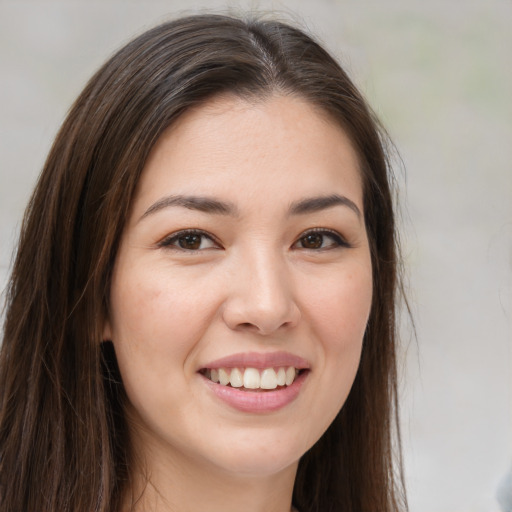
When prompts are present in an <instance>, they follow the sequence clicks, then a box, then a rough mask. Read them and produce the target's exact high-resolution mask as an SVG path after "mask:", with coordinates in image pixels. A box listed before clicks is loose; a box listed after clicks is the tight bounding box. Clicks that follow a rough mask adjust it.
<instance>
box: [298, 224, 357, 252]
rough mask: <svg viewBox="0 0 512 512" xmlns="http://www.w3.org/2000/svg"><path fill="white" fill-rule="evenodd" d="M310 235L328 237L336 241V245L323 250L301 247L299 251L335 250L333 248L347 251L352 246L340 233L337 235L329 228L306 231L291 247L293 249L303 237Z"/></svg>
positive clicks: (320, 249) (336, 232)
mask: <svg viewBox="0 0 512 512" xmlns="http://www.w3.org/2000/svg"><path fill="white" fill-rule="evenodd" d="M311 233H315V234H319V235H326V236H329V237H331V238H333V239H334V240H335V241H336V245H335V246H334V247H323V248H319V249H308V248H305V247H301V248H300V249H303V250H306V251H322V250H329V249H335V248H339V247H342V248H347V249H349V248H351V247H352V245H351V244H350V243H349V242H348V241H347V239H346V238H345V237H344V236H343V235H342V234H341V233H339V232H338V231H335V230H334V229H329V228H311V229H306V230H305V231H303V232H302V233H301V234H300V235H299V236H298V237H297V240H296V241H295V242H294V243H293V245H292V247H295V246H296V245H297V244H298V243H299V242H300V240H301V239H302V238H304V237H305V236H307V235H309V234H311Z"/></svg>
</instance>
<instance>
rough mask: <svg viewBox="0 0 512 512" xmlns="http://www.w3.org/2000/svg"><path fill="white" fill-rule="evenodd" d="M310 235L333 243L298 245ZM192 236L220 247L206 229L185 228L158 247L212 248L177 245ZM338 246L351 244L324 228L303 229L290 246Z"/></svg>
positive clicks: (197, 250) (193, 250)
mask: <svg viewBox="0 0 512 512" xmlns="http://www.w3.org/2000/svg"><path fill="white" fill-rule="evenodd" d="M310 235H319V236H321V237H324V238H325V237H328V238H331V239H332V240H333V241H334V243H333V244H330V245H329V246H327V247H304V246H303V247H298V244H299V243H300V242H301V241H304V239H305V238H306V237H307V236H310ZM193 236H198V237H200V245H201V244H202V242H203V240H204V239H205V238H206V239H208V240H209V241H210V242H211V243H212V244H214V245H216V246H217V248H219V247H220V248H221V247H222V246H221V245H220V243H219V242H217V240H216V239H215V237H214V236H213V235H211V234H210V233H207V232H206V231H202V230H199V229H185V230H182V231H178V232H177V233H173V234H171V235H170V236H168V237H166V238H164V239H163V240H161V241H160V242H159V243H158V247H162V248H166V249H174V250H177V251H182V252H188V253H196V252H199V251H204V250H207V249H211V248H213V247H207V248H203V249H201V248H200V247H198V248H185V247H181V246H179V245H178V243H179V240H180V238H185V237H193ZM321 240H322V244H323V242H324V239H323V238H322V239H321ZM339 247H343V248H350V247H351V245H350V244H349V243H348V242H347V241H346V240H345V239H344V238H343V237H342V236H341V235H340V234H339V233H338V232H336V231H333V230H330V229H325V228H313V229H308V230H307V231H304V232H303V233H301V235H300V236H299V237H298V239H297V240H296V241H295V242H294V243H293V245H292V248H296V249H305V250H310V251H326V250H330V249H336V248H339Z"/></svg>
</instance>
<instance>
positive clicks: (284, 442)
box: [105, 96, 372, 475]
mask: <svg viewBox="0 0 512 512" xmlns="http://www.w3.org/2000/svg"><path fill="white" fill-rule="evenodd" d="M371 299H372V269H371V262H370V252H369V247H368V240H367V235H366V230H365V224H364V212H363V194H362V186H361V179H360V173H359V170H358V162H357V157H356V154H355V152H354V150H353V148H352V145H351V143H350V142H349V139H348V138H347V136H346V135H345V134H344V132H343V131H342V130H341V129H340V128H339V127H338V126H337V125H335V124H333V123H331V122H330V121H329V120H328V119H327V118H326V117H325V116H322V115H321V114H320V113H318V111H315V110H314V108H313V107H311V106H310V104H308V103H307V102H305V101H303V100H301V99H298V98H294V97H289V96H288V97H285V96H274V97H272V98H269V99H266V100H261V101H260V102H252V103H249V102H246V101H244V100H240V99H237V98H233V97H224V98H217V99H215V100H212V101H211V102H210V103H208V104H207V105H206V106H202V107H200V108H197V109H195V110H189V111H188V112H187V113H185V115H183V116H182V117H181V118H180V120H179V121H178V122H177V123H175V124H174V125H173V126H172V127H171V128H169V129H168V130H167V131H166V132H165V133H164V135H163V136H162V137H161V139H160V140H159V141H158V143H157V144H156V146H155V147H154V148H153V150H152V152H151V154H150V158H149V159H148V161H147V164H146V166H145V169H144V171H143V174H142V177H141V181H140V184H139V188H138V191H137V194H136V197H135V199H134V203H133V205H132V210H131V216H130V218H129V221H128V223H127V226H126V228H125V230H124V234H123V237H122V241H121V246H120V249H119V253H118V255H117V260H116V264H115V269H114V274H113V281H112V288H111V310H110V311H111V313H110V319H109V321H108V323H107V325H106V326H105V337H106V338H108V339H111V340H112V341H113V343H114V346H115V351H116V354H117V358H118V362H119V368H120V371H121V375H122V378H123V383H124V386H125V388H126V393H127V396H128V399H129V406H128V407H129V410H128V415H129V417H130V419H131V421H132V430H133V435H134V439H135V442H136V443H137V445H138V447H139V448H142V450H144V453H145V454H146V458H147V462H148V463H149V464H150V465H151V464H156V465H158V464H161V463H164V464H168V463H169V461H174V462H176V461H179V462H180V464H191V465H192V466H194V465H200V466H203V467H209V468H210V469H211V468H217V469H219V470H220V469H221V470H223V471H227V472H228V473H235V472H236V473H237V474H246V475H270V474H276V473H277V472H279V471H281V470H284V469H285V468H291V467H294V464H295V463H296V462H297V460H298V459H299V457H300V456H301V455H302V454H303V453H304V452H305V451H306V450H308V449H309V448H310V447H311V446H312V445H313V444H314V443H315V442H316V441H317V440H318V439H319V437H320V436H321V435H322V434H323V432H324V431H325V430H326V428H327V427H328V426H329V424H330V423H331V422H332V420H333V419H334V417H335V416H336V414H337V413H338V411H339V410H340V408H341V407H342V405H343V403H344V402H345V399H346V398H347V395H348V393H349V390H350V387H351V385H352V382H353V379H354V376H355V374H356V370H357V367H358V364H359V358H360V352H361V345H362V339H363V333H364V331H365V327H366V323H367V320H368V315H369V311H370V304H371ZM182 467H183V466H182Z"/></svg>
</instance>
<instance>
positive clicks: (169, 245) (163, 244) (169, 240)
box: [156, 228, 222, 254]
mask: <svg viewBox="0 0 512 512" xmlns="http://www.w3.org/2000/svg"><path fill="white" fill-rule="evenodd" d="M186 235H199V236H202V237H205V238H208V239H209V240H211V241H212V242H213V243H214V244H215V245H216V246H217V247H216V248H220V249H222V245H221V244H220V242H219V241H218V239H217V238H216V237H215V236H214V235H212V234H211V233H208V231H205V230H204V229H196V228H189V229H180V230H179V231H174V232H173V233H170V234H169V235H166V236H165V237H164V238H162V239H161V240H160V241H159V242H157V244H156V245H157V247H159V248H163V249H170V250H176V251H180V252H184V253H189V254H193V253H197V252H202V251H205V250H207V249H195V250H194V249H184V248H183V247H179V246H177V245H174V244H173V242H175V241H177V240H178V238H180V237H181V236H186ZM209 249H210V248H209Z"/></svg>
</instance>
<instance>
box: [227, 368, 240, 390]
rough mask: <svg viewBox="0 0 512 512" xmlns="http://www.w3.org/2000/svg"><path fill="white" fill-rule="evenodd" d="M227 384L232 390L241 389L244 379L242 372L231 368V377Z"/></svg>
mask: <svg viewBox="0 0 512 512" xmlns="http://www.w3.org/2000/svg"><path fill="white" fill-rule="evenodd" d="M229 383H230V384H231V386H232V387H234V388H241V387H242V386H243V385H244V378H243V375H242V372H241V371H240V370H239V369H238V368H233V369H232V370H231V377H230V379H229Z"/></svg>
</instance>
